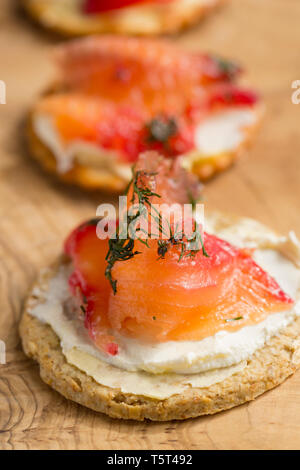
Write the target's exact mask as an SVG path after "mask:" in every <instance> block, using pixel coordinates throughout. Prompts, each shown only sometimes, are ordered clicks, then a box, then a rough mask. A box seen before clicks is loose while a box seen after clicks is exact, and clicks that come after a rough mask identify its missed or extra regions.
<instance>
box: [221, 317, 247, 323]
mask: <svg viewBox="0 0 300 470" xmlns="http://www.w3.org/2000/svg"><path fill="white" fill-rule="evenodd" d="M243 318H244V317H235V318H228V319H227V320H225V321H226V322H231V321H238V320H243Z"/></svg>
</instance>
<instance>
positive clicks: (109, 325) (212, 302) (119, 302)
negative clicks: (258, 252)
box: [65, 154, 293, 354]
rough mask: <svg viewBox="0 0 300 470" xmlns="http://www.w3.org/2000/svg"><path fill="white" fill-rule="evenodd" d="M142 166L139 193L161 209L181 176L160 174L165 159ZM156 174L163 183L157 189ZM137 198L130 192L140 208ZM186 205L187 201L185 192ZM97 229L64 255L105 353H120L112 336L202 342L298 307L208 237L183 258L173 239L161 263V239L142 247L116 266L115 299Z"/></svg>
mask: <svg viewBox="0 0 300 470" xmlns="http://www.w3.org/2000/svg"><path fill="white" fill-rule="evenodd" d="M154 162H156V166H155V163H154ZM139 165H143V166H144V170H139V167H138V169H137V172H138V173H136V175H138V178H140V179H139V180H138V181H137V182H136V183H135V184H136V185H137V187H138V188H139V191H142V189H144V190H147V194H153V195H152V196H151V195H150V198H151V202H156V200H157V197H158V196H157V195H156V194H157V193H154V192H153V191H152V190H153V189H154V190H156V191H158V190H159V187H160V185H161V184H162V181H163V180H165V182H166V188H168V174H169V175H170V176H171V175H172V171H174V169H173V168H170V167H169V169H167V168H164V167H161V165H163V163H161V160H160V158H159V157H156V158H155V156H154V155H151V154H150V155H144V156H143V157H142V158H141V160H140V161H139ZM145 169H146V170H145ZM157 169H160V171H159V177H160V178H161V179H160V181H159V179H158V181H157V184H156V182H155V181H153V179H154V180H155V173H154V171H155V170H157ZM149 170H150V171H149ZM168 171H169V173H168ZM140 172H141V173H140ZM181 183H182V184H183V183H184V180H183V179H182V180H181ZM182 187H183V186H182ZM180 193H181V192H180V183H179V182H178V194H179V195H180ZM136 194H137V193H132V194H130V193H129V195H130V198H131V199H132V200H133V202H135V197H136ZM166 194H168V191H166ZM173 195H174V196H175V193H173ZM175 197H176V196H175ZM160 199H161V202H165V201H168V202H169V203H172V202H175V200H176V199H175V200H174V197H170V198H169V199H167V198H165V197H164V196H163V197H162V198H160ZM179 200H180V202H182V201H183V200H184V196H183V193H182V194H181V195H180V199H179ZM96 225H97V220H92V221H90V222H88V223H85V224H83V225H81V226H80V227H79V228H78V229H75V231H74V232H73V233H72V234H71V235H70V237H69V238H68V239H67V241H66V244H65V252H66V254H67V255H68V256H69V257H70V258H71V260H72V262H73V265H74V273H75V274H72V276H71V282H70V284H71V288H72V290H73V292H74V285H75V288H76V289H78V290H79V291H80V292H81V301H82V299H86V300H85V302H86V307H85V324H86V327H87V328H88V330H89V332H90V335H91V337H92V338H93V340H94V341H95V342H96V344H97V345H98V346H99V347H100V348H101V349H103V348H104V349H105V348H106V349H105V350H106V351H108V349H110V350H111V351H113V352H114V354H117V353H118V348H117V340H114V339H113V337H111V336H109V334H110V333H113V334H118V335H123V336H128V337H132V338H135V339H138V340H139V341H146V342H147V341H149V342H154V343H157V342H165V341H186V340H189V341H199V340H202V339H203V338H206V337H208V336H213V335H215V334H216V333H217V332H218V331H220V330H226V331H236V330H238V329H240V328H242V327H244V326H249V325H254V324H257V323H259V322H261V321H263V320H264V319H265V318H266V317H267V316H268V315H270V314H272V313H277V312H281V311H285V310H288V309H289V308H290V307H291V305H292V304H293V300H292V299H291V298H290V297H289V296H288V295H287V294H286V293H285V292H284V291H283V290H282V289H281V288H280V286H279V285H278V283H277V282H276V281H275V280H274V279H273V278H272V277H271V276H270V275H269V274H268V273H267V272H265V271H264V270H263V269H262V268H261V267H260V266H259V265H258V264H257V263H256V262H255V261H254V260H253V258H252V256H251V253H249V252H248V251H245V250H241V249H239V248H236V247H234V246H233V245H231V244H229V243H228V242H226V241H224V240H222V239H220V238H218V237H216V236H215V235H210V234H208V233H205V234H204V238H203V243H204V247H205V249H204V250H199V251H196V252H195V253H192V252H189V253H185V254H184V256H181V251H180V250H181V245H180V244H178V243H176V242H175V241H174V240H171V239H170V240H168V244H167V250H166V251H165V252H164V253H163V255H162V256H159V250H158V242H157V240H148V246H145V244H144V243H142V242H141V241H139V240H136V241H135V244H134V247H133V248H132V254H131V255H129V256H126V257H124V258H122V257H120V258H119V261H118V260H117V261H116V262H115V263H114V264H113V266H112V270H111V275H112V277H113V279H114V283H116V282H117V289H115V292H113V290H112V288H111V284H110V282H109V277H108V276H107V275H106V276H105V273H104V271H105V265H106V263H107V262H108V260H109V258H108V255H107V254H106V253H107V252H108V249H109V246H108V241H107V240H100V239H98V237H97V233H96ZM136 252H138V253H137V254H134V253H136ZM106 273H107V271H106ZM74 279H75V282H74ZM105 341H107V344H109V347H108V346H107V344H106V343H105Z"/></svg>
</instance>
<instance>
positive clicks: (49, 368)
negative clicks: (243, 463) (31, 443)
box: [20, 259, 300, 421]
mask: <svg viewBox="0 0 300 470" xmlns="http://www.w3.org/2000/svg"><path fill="white" fill-rule="evenodd" d="M63 262H65V261H64V260H63V259H62V260H60V261H59V263H58V264H56V265H55V266H54V267H53V268H51V269H50V270H48V271H47V272H46V273H44V274H43V275H42V276H41V277H40V279H39V280H38V281H37V283H36V285H35V286H34V288H33V289H32V290H31V291H30V293H29V296H28V298H27V301H26V303H25V307H24V312H23V316H22V319H21V323H20V335H21V338H22V344H23V349H24V351H25V353H26V354H27V356H29V357H32V358H33V359H35V360H36V361H37V362H38V363H39V366H40V375H41V378H42V379H43V381H44V382H46V383H47V384H48V385H50V386H51V387H52V388H54V389H55V390H57V391H58V392H59V393H61V394H62V395H63V396H64V397H66V398H68V399H70V400H73V401H75V402H77V403H80V404H81V405H84V406H86V407H88V408H91V409H92V410H95V411H98V412H102V413H105V414H107V415H109V416H111V417H112V418H122V419H133V420H139V421H142V420H144V419H150V420H153V421H168V420H175V419H176V420H181V419H187V418H194V417H197V416H201V415H207V414H214V413H217V412H219V411H222V410H227V409H229V408H232V407H234V406H238V405H241V404H242V403H245V402H248V401H250V400H253V399H255V398H256V397H257V396H259V395H261V394H262V393H264V392H266V391H267V390H270V389H272V388H274V387H276V386H277V385H279V384H280V383H281V382H283V381H284V380H285V379H286V378H287V377H288V376H289V375H291V374H293V373H294V372H295V371H296V369H297V368H298V367H299V366H300V318H298V319H297V320H295V321H294V322H293V323H292V324H290V325H289V326H288V327H286V328H285V329H284V330H282V331H281V333H280V334H279V335H277V336H275V337H273V338H272V339H271V340H270V341H269V343H268V344H267V345H265V346H264V347H263V348H262V349H260V350H258V351H257V352H256V353H255V354H254V355H253V356H252V357H251V358H250V359H249V360H248V361H247V365H246V366H245V368H244V369H243V370H241V371H240V372H237V373H235V374H234V375H231V376H230V377H228V378H226V379H225V380H223V381H222V382H219V383H216V384H214V385H211V386H209V387H204V388H197V387H190V388H188V389H186V390H185V391H184V393H177V394H174V395H172V396H170V397H169V398H166V399H163V400H158V399H153V398H149V397H146V396H143V395H136V394H133V393H124V392H122V391H121V390H120V389H119V388H111V387H107V386H104V385H100V384H99V383H97V382H96V381H95V380H94V379H93V378H92V377H90V376H89V375H87V374H85V373H84V372H82V371H81V370H79V369H78V368H77V367H75V366H73V365H71V364H69V363H68V362H67V361H66V359H65V356H64V354H63V352H62V348H61V345H60V340H59V338H58V336H57V335H56V333H55V332H54V331H53V329H52V328H51V327H50V326H49V325H47V324H45V323H42V322H41V321H39V320H38V319H37V318H35V317H33V316H32V315H31V314H30V311H31V309H32V308H33V307H34V306H36V305H38V304H41V303H43V296H42V294H39V292H42V290H43V289H45V283H46V285H47V283H48V281H49V280H50V279H51V278H52V277H53V276H54V275H55V274H56V272H57V269H58V267H59V265H61V263H63ZM37 292H38V294H37ZM162 380H163V379H162Z"/></svg>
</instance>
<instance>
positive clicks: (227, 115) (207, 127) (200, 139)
mask: <svg viewBox="0 0 300 470" xmlns="http://www.w3.org/2000/svg"><path fill="white" fill-rule="evenodd" d="M255 121H256V115H255V112H254V111H253V109H251V108H240V109H229V110H226V111H222V112H218V113H216V114H214V115H213V116H211V117H210V118H207V119H205V120H204V121H203V122H202V123H201V124H199V126H198V127H197V128H196V133H195V144H196V148H197V150H199V151H200V152H201V153H202V154H203V155H206V156H207V155H216V154H219V153H223V152H232V151H234V150H235V149H237V148H238V147H239V146H240V144H241V143H242V142H243V140H244V139H245V129H246V128H247V127H249V126H252V125H253V124H254V123H255Z"/></svg>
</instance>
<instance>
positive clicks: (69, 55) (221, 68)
mask: <svg viewBox="0 0 300 470" xmlns="http://www.w3.org/2000/svg"><path fill="white" fill-rule="evenodd" d="M55 57H56V62H57V64H58V66H59V69H60V83H61V85H62V86H63V87H67V88H70V89H75V90H78V89H79V90H81V91H82V90H83V91H84V92H85V93H91V94H100V95H101V96H105V97H107V98H110V99H112V100H113V101H115V102H124V101H125V102H128V101H130V102H131V103H136V104H142V106H143V107H146V108H152V109H153V112H161V111H163V110H166V109H167V110H168V111H169V112H170V113H171V112H178V111H179V110H181V111H182V110H184V109H185V107H187V105H189V104H192V103H193V102H194V100H197V99H198V100H199V99H203V95H204V91H203V86H204V85H208V84H210V83H215V82H229V81H233V80H234V79H235V78H236V77H237V76H238V75H239V74H240V73H241V69H240V67H239V66H238V65H236V64H235V63H232V62H229V61H225V60H224V59H221V58H219V57H215V56H209V55H207V54H201V53H199V52H197V53H196V52H187V51H184V50H181V49H180V48H178V47H177V46H175V45H174V44H172V43H170V42H167V41H158V40H150V39H142V40H141V39H138V38H132V37H113V36H106V37H90V38H86V39H84V40H77V41H73V42H70V43H69V44H66V45H62V46H60V47H59V48H58V49H57V51H56V54H55ZM162 100H166V102H165V103H164V101H163V102H162Z"/></svg>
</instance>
